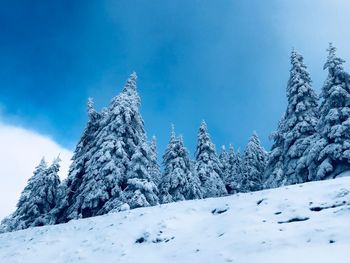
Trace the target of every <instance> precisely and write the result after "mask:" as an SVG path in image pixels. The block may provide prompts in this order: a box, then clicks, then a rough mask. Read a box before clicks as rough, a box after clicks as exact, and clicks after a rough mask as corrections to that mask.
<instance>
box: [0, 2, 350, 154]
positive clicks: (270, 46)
mask: <svg viewBox="0 0 350 263" xmlns="http://www.w3.org/2000/svg"><path fill="white" fill-rule="evenodd" d="M0 2H1V8H0V25H1V27H0V33H1V34H0V58H1V59H0V115H1V116H0V117H1V119H3V120H4V121H6V122H8V123H11V124H15V125H20V126H23V127H26V128H29V129H33V130H36V131H38V132H40V133H44V134H48V135H49V136H50V137H52V138H53V139H54V140H55V141H57V142H58V143H60V144H61V145H63V146H65V147H67V148H69V149H73V148H74V146H75V143H76V142H77V140H78V138H79V136H80V134H81V132H82V130H83V128H84V126H85V122H86V110H85V108H86V107H85V104H86V100H87V97H89V96H92V97H93V98H94V99H95V102H96V107H97V108H98V109H101V108H102V107H103V106H105V105H107V104H108V103H109V101H110V99H111V97H113V96H115V95H116V94H117V93H119V91H120V90H121V88H122V86H123V85H124V83H125V80H126V79H127V77H128V75H129V74H130V73H131V72H132V71H133V70H135V71H136V72H137V73H138V76H139V78H138V89H139V92H140V95H141V99H142V108H141V112H142V115H143V118H144V120H145V124H146V129H147V133H148V135H149V137H150V136H151V135H153V134H155V135H156V136H157V138H158V143H159V148H160V154H162V153H163V150H164V148H165V146H166V144H167V142H168V138H169V129H170V124H171V123H174V124H175V126H176V131H177V133H179V134H182V135H183V136H184V139H185V143H186V145H187V147H188V148H189V150H190V151H191V153H192V154H193V152H194V147H195V143H196V134H197V130H198V126H199V124H200V121H201V120H202V119H205V120H206V122H207V124H208V127H209V131H210V133H211V135H212V138H213V141H214V143H215V144H216V145H217V148H218V147H219V146H220V145H221V144H229V143H232V144H233V145H234V146H235V147H236V148H238V147H240V148H244V146H245V144H246V142H247V140H248V138H249V136H250V135H251V133H252V131H253V130H256V131H257V132H258V134H259V136H260V138H261V140H262V142H263V144H264V146H265V147H266V148H269V147H270V142H269V140H268V135H269V134H270V132H271V131H273V130H274V129H275V128H276V125H277V122H278V120H279V118H280V117H281V115H282V113H283V111H284V109H285V106H286V98H285V88H286V83H287V80H288V75H289V54H290V51H291V49H292V47H295V48H296V49H297V50H299V51H300V52H301V53H302V54H303V55H304V57H305V62H306V63H307V64H308V66H309V70H310V73H311V74H312V78H313V80H314V87H315V89H316V90H317V91H319V89H320V87H321V85H322V83H323V81H324V79H325V76H326V74H325V72H323V70H322V67H323V63H324V61H325V57H326V52H325V49H326V48H327V46H328V42H329V41H333V42H334V44H335V45H336V46H337V47H338V50H339V55H341V56H342V57H343V58H344V59H347V60H350V48H349V44H350V30H349V25H350V18H349V17H350V16H349V11H350V4H349V3H348V1H346V0H342V1H340V0H338V1H337V0H335V1H334V0H329V1H325V0H309V1H301V0H300V1H287V0H270V1H261V0H247V1H234V0H231V1H228V0H221V1H209V0H208V1H204V0H197V1H195V0H193V1H188V0H179V1H164V0H151V1H149V0H144V1H141V0H139V1H136V0H135V1H109V0H99V1H97V0H96V1H94V0H91V1H72V0H63V1H34V0H32V1H24V0H23V1H16V0H14V1H0ZM346 68H348V66H347V65H346Z"/></svg>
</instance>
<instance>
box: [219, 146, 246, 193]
mask: <svg viewBox="0 0 350 263" xmlns="http://www.w3.org/2000/svg"><path fill="white" fill-rule="evenodd" d="M219 159H220V162H221V178H222V181H223V182H224V184H225V188H226V191H227V193H228V194H235V193H238V192H240V188H241V183H242V182H241V181H242V173H241V169H240V168H241V162H240V161H241V160H240V156H237V155H236V153H235V151H234V148H233V146H232V145H230V147H229V151H228V152H227V151H226V149H225V146H223V147H222V149H221V153H220V155H219Z"/></svg>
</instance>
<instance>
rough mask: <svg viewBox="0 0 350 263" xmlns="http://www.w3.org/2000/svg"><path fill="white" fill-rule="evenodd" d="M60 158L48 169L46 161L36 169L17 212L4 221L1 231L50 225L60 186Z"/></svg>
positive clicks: (21, 197) (42, 161) (23, 192)
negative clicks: (51, 213) (51, 212)
mask: <svg viewBox="0 0 350 263" xmlns="http://www.w3.org/2000/svg"><path fill="white" fill-rule="evenodd" d="M59 161H60V159H59V158H56V159H55V160H54V162H53V163H52V165H50V166H49V167H47V164H46V162H45V160H44V159H42V160H41V162H40V164H39V165H38V166H37V167H36V169H35V171H34V173H33V176H32V177H31V178H30V179H29V180H28V184H27V186H26V187H25V188H24V190H23V191H22V193H21V196H20V199H19V201H18V203H17V209H16V211H15V212H14V213H13V214H12V215H10V216H9V217H7V218H6V219H4V220H3V222H2V225H1V231H15V230H20V229H25V228H28V227H34V226H43V225H46V224H48V223H50V221H51V219H50V211H51V210H52V209H53V208H54V207H55V206H56V203H57V189H58V186H59V184H60V179H59V176H58V174H57V173H58V171H59V168H60V165H59Z"/></svg>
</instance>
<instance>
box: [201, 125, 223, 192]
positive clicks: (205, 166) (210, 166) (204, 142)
mask: <svg viewBox="0 0 350 263" xmlns="http://www.w3.org/2000/svg"><path fill="white" fill-rule="evenodd" d="M195 157H196V163H195V172H196V175H197V176H198V177H199V179H200V181H201V186H202V191H203V197H204V198H207V197H216V196H223V195H225V194H227V191H226V188H225V185H224V183H223V181H222V179H221V177H220V174H221V167H220V161H219V158H218V157H217V155H216V151H215V146H214V144H213V143H212V142H211V139H210V137H209V134H208V131H207V125H206V123H205V122H204V121H202V123H201V125H200V127H199V131H198V142H197V148H196V154H195Z"/></svg>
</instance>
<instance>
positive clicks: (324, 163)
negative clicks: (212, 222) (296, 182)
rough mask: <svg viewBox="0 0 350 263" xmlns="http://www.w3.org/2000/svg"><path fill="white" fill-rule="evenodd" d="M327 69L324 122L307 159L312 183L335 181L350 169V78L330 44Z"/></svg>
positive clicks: (322, 111) (321, 115) (323, 107)
mask: <svg viewBox="0 0 350 263" xmlns="http://www.w3.org/2000/svg"><path fill="white" fill-rule="evenodd" d="M328 52H329V54H328V58H327V61H326V63H325V65H324V69H327V70H328V77H327V79H326V81H325V83H324V86H323V88H322V93H321V97H322V101H321V105H320V110H319V111H320V119H319V122H318V124H317V131H318V136H315V137H316V138H315V140H314V141H313V143H312V145H311V147H310V150H309V153H308V159H307V166H308V168H309V171H310V175H309V179H310V180H322V179H326V178H332V177H335V176H337V175H338V174H339V173H341V172H343V171H345V170H349V169H350V118H349V117H350V76H349V74H348V73H346V72H345V71H344V69H343V63H344V62H345V61H344V60H343V59H341V58H339V57H337V56H336V48H335V47H334V46H333V45H332V44H330V45H329V48H328Z"/></svg>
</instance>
